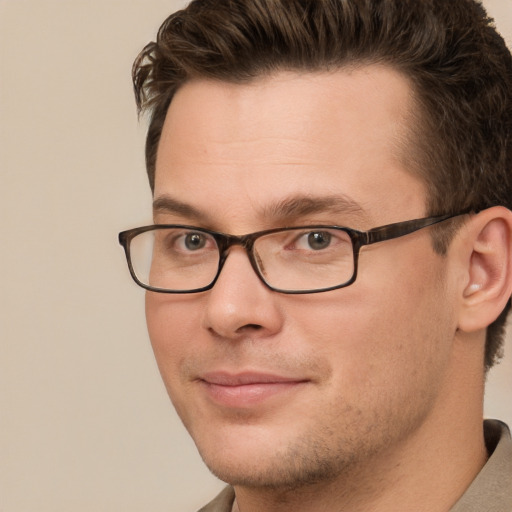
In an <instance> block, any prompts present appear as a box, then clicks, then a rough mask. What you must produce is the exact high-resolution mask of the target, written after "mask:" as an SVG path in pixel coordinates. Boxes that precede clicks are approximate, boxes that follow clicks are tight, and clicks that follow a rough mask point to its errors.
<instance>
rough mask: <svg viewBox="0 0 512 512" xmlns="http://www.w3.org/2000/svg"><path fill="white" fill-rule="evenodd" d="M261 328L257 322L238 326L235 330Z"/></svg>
mask: <svg viewBox="0 0 512 512" xmlns="http://www.w3.org/2000/svg"><path fill="white" fill-rule="evenodd" d="M262 328H263V327H262V326H261V325H259V324H246V325H242V327H239V328H238V329H237V330H236V332H243V331H248V330H253V331H259V330H260V329H262Z"/></svg>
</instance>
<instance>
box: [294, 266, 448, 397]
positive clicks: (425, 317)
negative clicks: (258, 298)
mask: <svg viewBox="0 0 512 512" xmlns="http://www.w3.org/2000/svg"><path fill="white" fill-rule="evenodd" d="M413 268H414V266H411V267H410V268H409V272H408V274H409V275H406V274H405V272H404V273H402V274H400V272H399V271H398V272H394V273H391V272H387V273H385V272H381V273H380V274H374V275H372V274H371V272H367V274H366V276H365V275H362V276H361V279H359V278H358V281H356V283H355V284H354V285H353V286H352V287H348V288H345V289H341V290H338V291H335V292H329V293H327V294H325V296H323V297H321V296H320V295H318V296H317V297H313V296H311V297H310V298H309V299H302V302H301V301H300V300H297V301H296V302H295V303H294V304H293V306H292V307H291V308H290V309H288V313H289V317H293V318H295V320H296V328H297V329H298V332H297V333H294V334H296V337H297V339H302V340H309V343H310V344H311V348H312V349H314V351H315V355H316V357H319V358H322V359H325V360H327V361H329V364H330V365H331V367H332V378H333V379H337V382H336V384H335V387H337V388H341V389H343V390H345V391H346V392H349V391H350V392H353V393H354V394H356V395H357V394H359V393H358V390H361V393H362V394H364V390H365V389H367V388H368V387H370V386H371V387H376V388H381V389H385V388H386V387H389V386H391V387H393V383H395V384H396V386H398V387H400V386H401V382H404V381H408V382H410V383H411V384H414V381H415V380H418V382H419V380H421V377H420V375H422V374H423V377H425V376H426V375H425V374H426V373H428V372H431V371H432V372H441V371H442V368H443V367H444V366H445V365H446V364H447V362H448V359H449V353H450V348H451V345H450V343H451V339H452V338H453V332H454V329H455V326H454V325H452V324H453V315H452V312H451V311H450V308H449V304H447V301H446V290H445V287H444V283H443V279H442V278H441V276H440V273H439V269H432V268H430V269H428V270H427V272H426V273H425V275H421V276H420V275H419V274H418V273H416V274H414V275H412V274H413V272H412V271H411V269H413ZM425 283H427V285H425Z"/></svg>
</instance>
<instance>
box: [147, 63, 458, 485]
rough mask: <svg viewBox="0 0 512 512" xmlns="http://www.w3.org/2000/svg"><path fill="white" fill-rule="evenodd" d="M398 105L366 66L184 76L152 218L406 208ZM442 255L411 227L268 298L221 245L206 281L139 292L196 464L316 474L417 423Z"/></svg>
mask: <svg viewBox="0 0 512 512" xmlns="http://www.w3.org/2000/svg"><path fill="white" fill-rule="evenodd" d="M412 108H413V101H412V98H411V91H410V88H409V85H408V83H407V81H406V80H405V79H404V78H403V77H402V76H401V75H399V74H397V73H395V72H394V71H392V70H390V69H387V68H384V67H376V66H373V67H366V68H360V69H356V70H352V71H350V70H341V71H337V72H333V73H329V74H327V73H325V74H308V73H305V74H296V73H280V74H277V75H275V76H272V77H270V78H266V79H260V80H257V81H255V82H253V83H251V84H244V85H233V84H226V83H221V82H208V81H195V82H190V83H188V84H186V85H185V86H183V87H182V88H181V89H180V90H179V91H178V93H177V94H176V96H175V98H174V99H173V101H172V103H171V106H170V109H169V112H168V115H167V119H166V122H165V126H164V129H163V133H162V138H161V142H160V147H159V151H158V158H157V166H156V185H155V199H159V198H167V199H168V200H167V203H166V206H167V207H162V208H159V209H158V210H156V211H155V222H156V223H159V224H162V223H166V224H171V223H176V224H188V225H194V226H200V227H204V228H209V229H213V230H216V231H222V232H225V233H231V234H235V235H241V234H246V233H251V232H255V231H259V230H264V229H269V228H274V227H283V226H304V225H313V224H328V225H340V226H348V227H352V228H355V229H359V230H367V229H370V228H372V227H376V226H380V225H384V224H387V223H392V222H399V221H404V220H409V219H413V218H418V217H422V216H424V215H425V213H426V212H425V209H424V205H425V190H424V187H423V185H422V184H421V183H420V181H419V180H418V179H416V178H415V177H414V176H413V174H411V173H410V172H409V170H408V169H407V167H406V163H405V161H406V159H405V158H404V154H403V149H402V148H403V147H404V146H406V144H407V143H406V140H407V123H408V120H407V119H408V113H409V111H410V109H412ZM161 203H162V202H161ZM449 261H450V260H449V258H443V257H441V256H439V255H437V254H436V253H435V252H434V251H433V250H432V246H431V238H430V233H429V230H428V229H426V230H421V231H419V232H416V233H413V234H411V235H408V236H405V237H403V238H398V239H395V240H390V241H387V242H384V243H380V244H376V245H372V246H369V247H365V248H363V250H362V251H361V254H360V259H359V275H358V277H357V280H356V282H355V283H354V284H352V285H351V286H349V287H347V288H343V289H339V290H334V291H330V292H324V293H318V294H309V295H285V294H281V293H276V292H272V291H271V290H269V289H268V288H266V287H265V285H264V284H263V283H262V282H261V281H260V280H259V279H258V277H257V276H256V274H255V273H254V271H253V269H252V267H251V265H250V263H249V260H248V258H247V255H246V253H245V252H244V249H242V248H241V247H239V246H235V247H232V248H231V250H230V253H229V256H228V258H227V261H226V264H225V266H224V268H223V270H222V272H221V274H220V277H219V279H218V281H217V283H216V284H215V286H214V287H213V289H212V290H210V291H207V292H202V293H197V294H185V295H172V294H169V295H166V294H159V293H154V292H148V293H147V297H146V314H147V322H148V327H149V333H150V337H151V341H152V344H153V348H154V351H155V354H156V359H157V361H158V365H159V368H160V371H161V374H162V376H163V379H164V382H165V384H166V387H167V390H168V392H169V395H170V397H171V399H172V401H173V403H174V405H175V407H176V409H177V411H178V414H179V415H180V417H181V418H182V420H183V422H184V424H185V426H186V428H187V429H188V430H189V432H190V434H191V435H192V437H193V438H194V440H195V442H196V444H197V446H198V449H199V451H200V453H201V455H202V457H203V458H204V460H205V462H206V463H207V465H208V466H209V467H210V468H211V469H212V471H213V472H214V473H216V474H217V475H218V476H219V477H220V478H222V479H224V480H226V481H228V482H231V483H233V484H235V485H236V484H239V485H272V486H280V485H296V484H300V483H304V482H310V481H318V480H321V479H323V478H332V477H335V476H336V475H338V474H340V473H341V472H343V471H345V470H346V469H347V468H349V467H351V468H354V467H355V466H356V465H361V466H364V464H365V463H368V461H369V460H373V461H376V460H378V458H379V457H381V456H384V454H387V456H388V457H389V454H390V453H398V452H399V451H400V450H401V449H402V448H403V447H404V446H405V444H406V443H407V440H408V439H410V438H411V436H413V435H414V434H415V433H417V432H419V431H421V429H424V428H427V427H426V425H427V424H428V421H429V418H430V419H431V418H432V417H433V416H435V415H436V414H438V408H439V406H438V404H439V402H440V400H439V397H442V395H443V393H444V389H445V388H446V387H447V384H446V382H447V375H448V373H449V372H448V367H449V364H450V351H451V342H452V339H453V333H454V332H455V330H456V322H455V321H454V316H455V315H454V306H453V305H452V304H451V302H450V300H449V296H450V293H449V291H450V286H451V284H450V278H449V274H448V272H447V268H448V265H449Z"/></svg>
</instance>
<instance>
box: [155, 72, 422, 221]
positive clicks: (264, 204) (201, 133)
mask: <svg viewBox="0 0 512 512" xmlns="http://www.w3.org/2000/svg"><path fill="white" fill-rule="evenodd" d="M413 103H414V102H413V98H412V92H411V88H410V85H409V83H408V81H407V80H406V79H405V78H404V77H403V76H402V75H401V74H399V73H397V72H395V71H393V70H391V69H389V68H387V67H382V66H367V67H361V68H354V69H344V70H338V71H334V72H330V73H302V74H300V73H296V72H281V73H278V74H275V75H272V76H270V77H266V78H260V79H258V80H255V81H254V82H252V83H249V84H231V83H225V82H214V81H206V80H197V81H192V82H189V83H187V84H185V85H184V86H183V87H182V88H181V89H180V90H179V91H178V92H177V94H176V96H175V98H174V99H173V101H172V103H171V106H170V108H169V111H168V114H167V117H166V120H165V124H164V128H163V131H162V136H161V139H160V145H159V149H158V154H157V162H156V180H155V198H156V199H158V198H159V197H161V196H163V195H170V196H172V197H173V198H175V199H178V200H179V201H182V202H185V203H187V204H191V205H192V206H194V207H202V208H205V209H207V210H208V211H210V212H212V213H215V212H218V213H219V214H220V213H221V212H224V214H226V211H225V210H226V209H227V208H226V206H227V205H230V208H229V210H230V211H231V213H232V214H233V213H236V214H237V215H238V216H239V218H242V217H244V216H247V217H251V218H252V217H254V216H255V215H257V214H258V211H260V210H262V211H263V210H265V211H267V212H268V211H269V208H268V204H269V203H279V202H280V201H285V200H286V198H287V197H289V196H292V197H293V196H297V195H309V196H320V197H321V196H332V195H333V194H334V195H341V196H344V197H345V198H347V199H348V201H353V202H355V203H356V204H357V205H360V206H361V207H362V210H370V211H368V213H369V215H370V216H371V215H372V211H371V210H372V209H378V208H379V206H380V208H381V209H385V210H388V209H389V207H390V206H392V205H393V203H395V206H396V205H398V206H399V205H400V204H401V203H404V201H407V200H413V203H414V204H416V203H420V206H421V207H422V206H423V203H424V194H423V189H422V186H421V184H420V183H419V180H417V179H416V178H415V177H414V176H412V175H411V173H410V172H408V169H407V165H406V162H405V161H404V160H405V159H404V150H403V148H404V147H405V146H406V140H407V138H408V137H407V135H408V129H407V128H408V118H409V113H410V111H411V108H413V107H412V105H413ZM409 202H410V201H409ZM417 206H418V205H417Z"/></svg>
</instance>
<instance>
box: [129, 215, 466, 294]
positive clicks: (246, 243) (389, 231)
mask: <svg viewBox="0 0 512 512" xmlns="http://www.w3.org/2000/svg"><path fill="white" fill-rule="evenodd" d="M468 213H471V211H464V212H460V213H454V214H447V215H437V216H435V217H424V218H421V219H413V220H406V221H403V222H396V223H393V224H386V225H385V226H379V227H376V228H373V229H370V230H368V231H358V230H356V229H351V228H347V227H343V226H326V225H310V226H293V227H284V228H275V229H267V230H264V231H257V232H255V233H249V234H247V235H242V236H235V235H229V234H226V233H219V232H217V231H211V230H208V229H203V228H198V227H196V226H188V225H181V224H153V225H150V226H143V227H140V228H134V229H129V230H127V231H122V232H121V233H119V243H120V244H121V245H122V246H123V248H124V251H125V255H126V261H127V263H128V268H129V270H130V274H131V276H132V278H133V280H134V281H135V282H136V283H137V284H138V285H139V286H141V287H142V288H145V289H146V290H150V291H153V292H158V293H199V292H204V291H207V290H210V289H211V288H213V286H214V285H215V282H216V281H217V279H218V277H219V275H220V273H221V271H222V267H223V265H224V263H225V261H226V258H227V256H228V253H229V248H230V247H231V246H233V245H240V246H242V247H243V248H244V249H245V250H246V252H247V255H248V257H249V261H250V262H251V266H252V268H253V269H254V271H255V272H256V275H257V276H258V277H259V278H260V280H261V281H262V282H263V283H264V284H265V286H267V287H268V288H270V289H271V290H273V291H275V292H279V293H285V294H306V293H320V292H328V291H331V290H337V289H339V288H344V287H346V286H349V285H351V284H352V283H354V281H355V280H356V278H357V271H358V261H359V251H360V249H361V247H364V246H365V245H372V244H376V243H379V242H384V241H386V240H392V239H394V238H399V237H402V236H405V235H408V234H410V233H414V232H415V231H418V230H420V229H423V228H426V227H429V226H433V225H435V224H439V223H440V222H444V221H446V220H449V219H452V218H454V217H459V216H462V215H467V214H468ZM168 228H179V229H190V230H193V231H197V232H200V233H206V234H208V235H210V236H212V237H213V238H214V240H215V241H216V243H217V246H218V249H219V264H218V269H217V273H216V275H215V277H214V278H213V280H212V281H211V282H210V283H209V284H207V285H206V286H203V287H201V288H194V289H191V290H168V289H164V288H155V287H153V286H150V285H148V284H146V283H143V282H141V281H140V280H139V279H138V277H137V275H136V274H135V271H134V269H133V265H132V262H131V256H130V242H131V240H132V239H133V238H135V237H136V236H137V235H139V234H141V233H145V232H147V231H153V230H159V229H168ZM297 229H305V230H319V229H329V230H340V231H344V232H345V233H347V235H348V236H349V237H350V239H351V240H352V247H353V258H354V259H353V263H354V271H353V274H352V277H351V278H350V279H349V280H348V281H345V282H343V283H341V284H337V285H335V286H330V287H328V288H319V289H308V290H293V289H281V288H276V287H274V286H272V285H271V284H269V283H268V282H267V281H266V280H265V277H264V276H263V275H262V272H261V270H260V268H259V266H258V262H257V259H256V256H255V254H254V251H253V247H254V243H255V241H256V240H257V239H258V238H260V237H262V236H265V235H269V234H272V233H278V232H282V231H291V230H297Z"/></svg>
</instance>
